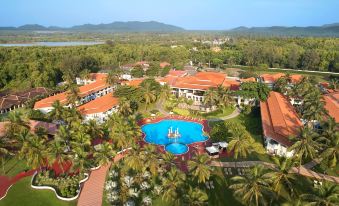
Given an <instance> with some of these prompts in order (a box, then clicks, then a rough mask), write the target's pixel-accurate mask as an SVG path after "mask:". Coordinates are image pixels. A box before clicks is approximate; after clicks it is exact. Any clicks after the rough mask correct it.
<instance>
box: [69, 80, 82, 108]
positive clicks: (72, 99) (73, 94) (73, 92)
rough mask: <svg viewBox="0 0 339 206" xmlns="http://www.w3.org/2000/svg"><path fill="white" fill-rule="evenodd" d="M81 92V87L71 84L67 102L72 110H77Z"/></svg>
mask: <svg viewBox="0 0 339 206" xmlns="http://www.w3.org/2000/svg"><path fill="white" fill-rule="evenodd" d="M79 94H80V91H79V87H78V85H76V84H70V85H69V88H68V91H67V101H68V104H70V105H71V106H72V108H75V107H76V106H77V104H78V102H79V100H80V97H79Z"/></svg>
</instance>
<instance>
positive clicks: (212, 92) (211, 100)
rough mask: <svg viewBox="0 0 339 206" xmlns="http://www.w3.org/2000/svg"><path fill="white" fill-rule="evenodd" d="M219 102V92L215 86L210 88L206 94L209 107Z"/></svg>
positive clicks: (206, 103)
mask: <svg viewBox="0 0 339 206" xmlns="http://www.w3.org/2000/svg"><path fill="white" fill-rule="evenodd" d="M217 103H218V92H217V90H216V89H215V88H210V89H208V90H207V91H206V92H205V94H204V104H205V105H207V106H208V107H209V108H211V107H212V106H214V105H216V104H217Z"/></svg>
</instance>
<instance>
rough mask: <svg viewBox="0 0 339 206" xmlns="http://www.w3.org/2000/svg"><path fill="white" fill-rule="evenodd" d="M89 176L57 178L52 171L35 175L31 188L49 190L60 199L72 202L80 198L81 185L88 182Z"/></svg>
mask: <svg viewBox="0 0 339 206" xmlns="http://www.w3.org/2000/svg"><path fill="white" fill-rule="evenodd" d="M87 179H88V175H87V174H84V175H83V176H80V175H74V176H65V177H55V176H54V174H53V173H52V172H51V171H45V172H39V173H35V174H34V175H33V178H32V182H31V187H32V188H34V189H48V190H52V191H54V193H55V195H56V196H57V198H58V199H60V200H64V201H72V200H75V199H77V198H78V196H79V194H80V191H81V185H80V184H81V183H83V182H85V181H87Z"/></svg>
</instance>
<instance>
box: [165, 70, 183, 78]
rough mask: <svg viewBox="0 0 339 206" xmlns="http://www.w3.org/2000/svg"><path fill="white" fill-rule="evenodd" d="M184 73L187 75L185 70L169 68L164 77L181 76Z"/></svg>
mask: <svg viewBox="0 0 339 206" xmlns="http://www.w3.org/2000/svg"><path fill="white" fill-rule="evenodd" d="M185 75H187V72H186V71H182V70H174V69H171V70H170V71H169V72H168V74H167V75H166V77H183V76H185Z"/></svg>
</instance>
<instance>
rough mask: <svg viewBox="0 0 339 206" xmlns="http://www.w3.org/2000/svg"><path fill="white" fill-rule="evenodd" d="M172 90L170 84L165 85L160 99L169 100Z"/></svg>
mask: <svg viewBox="0 0 339 206" xmlns="http://www.w3.org/2000/svg"><path fill="white" fill-rule="evenodd" d="M171 92H172V89H171V87H170V86H169V85H168V84H165V85H163V86H162V87H161V91H160V98H161V99H165V100H166V99H168V98H169V97H170V96H171Z"/></svg>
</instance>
